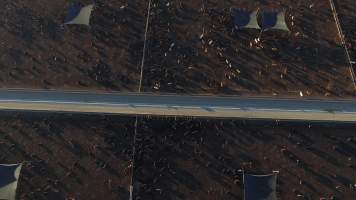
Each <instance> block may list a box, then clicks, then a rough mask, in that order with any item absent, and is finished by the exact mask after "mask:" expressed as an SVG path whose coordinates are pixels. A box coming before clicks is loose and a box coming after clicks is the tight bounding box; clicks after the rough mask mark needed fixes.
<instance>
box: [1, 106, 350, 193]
mask: <svg viewBox="0 0 356 200" xmlns="http://www.w3.org/2000/svg"><path fill="white" fill-rule="evenodd" d="M134 120H135V119H134V118H131V117H119V116H88V115H69V114H44V113H28V114H17V113H13V112H10V113H2V114H1V115H0V143H1V146H0V163H19V162H23V163H24V166H23V170H22V173H21V176H20V180H19V187H18V199H26V200H28V199H30V200H31V199H36V200H38V199H51V200H53V199H54V200H56V199H58V200H64V199H79V200H81V199H89V200H91V199H102V197H105V199H108V200H110V199H120V200H121V199H123V200H127V199H128V197H129V186H130V183H131V178H132V177H131V176H132V160H131V158H132V152H133V146H132V144H133V137H134V128H133V127H134ZM138 122H139V123H138V134H137V138H136V145H135V147H136V148H135V149H136V151H135V152H136V155H135V158H136V159H135V161H134V172H133V175H134V176H133V180H134V197H135V199H136V200H139V199H157V200H160V199H164V200H170V199H199V200H200V199H207V200H209V199H219V200H220V199H221V200H224V199H229V200H231V199H242V195H243V184H242V173H241V169H243V170H244V171H245V172H246V173H251V174H269V173H271V172H272V171H273V170H278V171H279V174H278V186H277V191H278V196H279V199H288V200H293V199H296V200H300V199H306V200H314V199H319V198H321V197H324V198H330V199H331V197H332V196H333V197H335V198H334V199H345V200H351V199H355V198H356V186H354V184H356V183H355V180H356V162H355V159H354V158H355V156H356V133H355V126H354V125H352V124H329V125H321V124H317V123H314V124H306V123H287V122H278V123H277V122H263V121H241V120H207V119H182V118H178V119H174V118H151V117H149V118H147V117H141V118H139V121H138Z"/></svg>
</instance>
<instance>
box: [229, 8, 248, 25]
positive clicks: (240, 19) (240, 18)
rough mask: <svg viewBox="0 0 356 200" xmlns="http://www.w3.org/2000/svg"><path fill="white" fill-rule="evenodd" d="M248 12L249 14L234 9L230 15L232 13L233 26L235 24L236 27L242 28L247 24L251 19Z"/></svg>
mask: <svg viewBox="0 0 356 200" xmlns="http://www.w3.org/2000/svg"><path fill="white" fill-rule="evenodd" d="M250 14H251V13H250V12H246V11H241V10H234V11H233V13H232V15H233V19H234V24H235V26H237V27H238V28H243V27H245V26H247V24H248V23H249V22H250V20H251V17H250Z"/></svg>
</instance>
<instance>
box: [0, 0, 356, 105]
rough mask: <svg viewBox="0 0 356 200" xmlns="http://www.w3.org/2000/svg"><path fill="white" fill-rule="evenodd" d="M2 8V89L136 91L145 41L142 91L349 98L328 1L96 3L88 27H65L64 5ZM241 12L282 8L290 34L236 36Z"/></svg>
mask: <svg viewBox="0 0 356 200" xmlns="http://www.w3.org/2000/svg"><path fill="white" fill-rule="evenodd" d="M81 2H82V3H83V4H84V5H86V4H89V3H90V1H81ZM0 5H1V6H2V7H3V8H5V9H2V10H1V11H0V17H1V18H0V20H1V23H2V24H3V25H2V26H0V36H1V37H0V46H1V48H0V66H1V69H2V71H1V73H0V86H1V87H3V88H36V89H39V88H40V89H61V90H100V91H123V92H136V91H138V87H139V82H140V66H141V62H142V52H143V44H144V39H145V38H146V39H147V40H146V42H147V45H146V49H145V55H146V59H145V60H144V63H143V64H144V65H143V76H142V91H144V92H157V93H179V94H209V95H210V94H220V95H263V96H278V95H279V96H288V97H316V98H320V97H353V96H354V94H355V92H354V87H353V84H352V80H351V78H352V77H351V74H350V70H349V63H348V60H347V59H346V56H345V52H344V49H343V46H342V44H341V41H340V35H339V34H338V31H337V28H336V23H335V20H334V17H333V14H332V10H331V7H330V3H329V1H320V0H314V1H311V0H300V1H291V0H278V1H247V0H244V1H243V0H239V1H237V0H235V1H220V0H219V1H218V0H186V1H179V0H169V1H168V0H163V1H162V0H160V1H159V0H153V1H152V3H151V7H150V9H149V11H150V13H149V15H148V14H147V10H148V2H146V1H136V0H134V1H124V0H119V1H112V0H109V1H98V2H97V4H96V6H95V9H94V11H93V14H92V17H91V22H90V24H91V25H90V27H86V26H80V25H79V26H76V25H63V21H64V19H65V16H66V12H67V9H68V7H69V5H70V2H68V1H65V0H58V1H51V2H47V1H43V0H34V1H31V2H29V1H20V0H14V1H9V0H5V1H1V2H0ZM238 9H241V10H245V11H254V10H257V9H259V10H260V11H261V12H267V11H268V12H269V11H282V10H286V23H287V24H288V27H289V28H290V30H291V31H290V32H287V31H281V30H273V29H272V30H266V31H264V32H263V33H262V34H261V37H260V42H259V43H258V44H255V42H254V41H255V40H256V38H258V36H259V35H260V30H259V29H239V30H237V29H236V27H235V24H234V10H238ZM147 16H149V19H148V27H147V30H148V31H147V33H146V34H145V28H146V27H145V26H146V20H147ZM259 18H261V17H259ZM145 36H146V37H145Z"/></svg>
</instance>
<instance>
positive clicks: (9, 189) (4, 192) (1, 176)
mask: <svg viewBox="0 0 356 200" xmlns="http://www.w3.org/2000/svg"><path fill="white" fill-rule="evenodd" d="M21 167H22V164H11V165H5V164H2V165H1V164H0V199H6V200H15V197H16V189H17V182H18V180H19V177H20V171H21Z"/></svg>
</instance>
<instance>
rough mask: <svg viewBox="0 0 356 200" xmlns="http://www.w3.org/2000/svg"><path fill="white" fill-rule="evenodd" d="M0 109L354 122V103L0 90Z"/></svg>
mask: <svg viewBox="0 0 356 200" xmlns="http://www.w3.org/2000/svg"><path fill="white" fill-rule="evenodd" d="M0 110H16V111H45V112H74V113H104V114H127V115H158V116H189V117H214V118H250V119H273V120H308V121H340V122H356V101H353V100H337V101H336V100H333V101H331V100H302V99H273V98H246V97H230V96H226V97H216V96H178V95H156V94H142V93H141V94H137V93H128V94H122V93H90V92H63V91H39V90H30V91H28V90H0Z"/></svg>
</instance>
